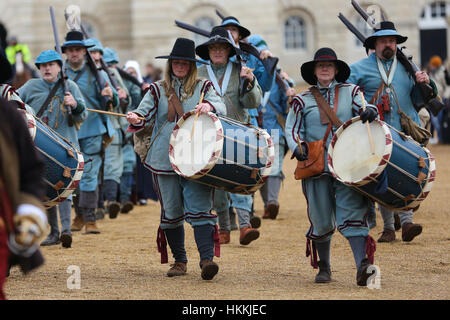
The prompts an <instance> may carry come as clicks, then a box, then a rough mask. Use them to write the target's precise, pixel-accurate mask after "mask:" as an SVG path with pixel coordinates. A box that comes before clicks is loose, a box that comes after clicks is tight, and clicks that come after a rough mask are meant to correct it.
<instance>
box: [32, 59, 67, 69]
mask: <svg viewBox="0 0 450 320" xmlns="http://www.w3.org/2000/svg"><path fill="white" fill-rule="evenodd" d="M52 61H56V62H58V64H59V66H60V67H61V68H62V62H61V60H56V59H54V60H49V61H43V62H35V63H34V65H35V66H36V68H38V69H39V66H40V65H41V64H42V63H49V62H52Z"/></svg>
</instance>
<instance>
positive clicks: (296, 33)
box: [284, 16, 307, 49]
mask: <svg viewBox="0 0 450 320" xmlns="http://www.w3.org/2000/svg"><path fill="white" fill-rule="evenodd" d="M306 46H307V42H306V24H305V21H304V20H303V19H302V18H300V17H298V16H291V17H289V18H288V19H286V21H285V22H284V47H285V48H286V49H306Z"/></svg>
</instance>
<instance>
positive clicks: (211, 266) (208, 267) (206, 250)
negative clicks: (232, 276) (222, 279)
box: [194, 224, 219, 280]
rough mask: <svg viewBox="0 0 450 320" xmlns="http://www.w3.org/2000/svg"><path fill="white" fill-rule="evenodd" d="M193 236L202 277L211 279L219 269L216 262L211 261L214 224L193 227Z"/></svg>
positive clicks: (212, 256)
mask: <svg viewBox="0 0 450 320" xmlns="http://www.w3.org/2000/svg"><path fill="white" fill-rule="evenodd" d="M194 237H195V242H196V243H197V249H198V252H199V254H200V268H201V269H202V279H203V280H211V279H212V278H214V276H215V275H216V274H217V272H218V271H219V266H218V265H217V263H215V262H213V261H212V260H213V258H214V226H212V225H209V224H207V225H203V226H197V227H194Z"/></svg>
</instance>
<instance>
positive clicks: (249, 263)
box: [5, 145, 450, 300]
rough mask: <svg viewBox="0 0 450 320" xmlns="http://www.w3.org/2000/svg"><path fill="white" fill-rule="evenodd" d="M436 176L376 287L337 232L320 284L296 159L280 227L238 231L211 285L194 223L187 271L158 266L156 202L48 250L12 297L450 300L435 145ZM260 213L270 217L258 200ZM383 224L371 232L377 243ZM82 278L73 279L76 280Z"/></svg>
mask: <svg viewBox="0 0 450 320" xmlns="http://www.w3.org/2000/svg"><path fill="white" fill-rule="evenodd" d="M430 150H431V152H432V154H433V155H434V156H435V158H436V165H437V178H436V181H435V182H434V185H433V189H432V191H431V194H430V195H429V196H428V197H427V199H425V201H424V202H423V203H422V205H421V206H420V209H419V210H418V211H416V213H415V216H414V222H415V223H420V224H422V226H423V232H422V234H421V235H419V236H418V237H417V238H415V239H414V240H413V241H412V242H409V243H407V242H402V241H401V231H398V232H396V237H397V240H395V241H394V242H392V243H387V244H386V243H377V251H376V253H375V265H376V266H377V270H378V275H379V276H380V277H381V278H380V282H379V284H378V285H377V286H375V287H374V288H372V289H369V288H367V287H358V286H357V285H356V280H355V278H356V268H355V264H354V260H353V255H352V252H351V249H350V247H349V245H348V242H347V241H346V240H345V239H344V238H343V236H342V235H341V234H339V233H338V232H336V233H335V235H334V237H333V240H332V248H331V270H332V278H333V280H332V282H331V283H329V284H315V283H314V276H315V274H316V273H317V270H315V269H313V268H312V267H311V266H310V259H309V258H306V257H305V244H306V239H305V232H306V231H307V229H308V227H309V221H308V218H307V215H306V201H305V199H304V197H303V194H302V192H301V188H300V185H301V183H300V181H296V180H294V177H293V172H294V168H295V165H296V163H295V161H294V160H289V157H290V154H288V155H287V156H286V158H285V162H284V172H285V175H286V177H287V178H286V179H285V181H284V183H283V186H282V190H281V194H280V203H281V210H280V214H279V216H278V218H277V219H276V220H262V225H261V228H260V231H261V236H260V238H259V239H258V240H256V241H254V242H253V243H251V244H250V245H248V246H242V245H240V244H239V231H232V233H231V243H230V244H227V245H222V246H221V257H220V258H215V261H216V262H217V263H218V264H219V266H220V270H219V273H218V274H217V276H216V277H215V278H214V279H213V280H211V281H204V280H202V279H201V277H200V268H199V265H198V263H199V256H198V252H197V249H196V246H195V241H194V238H193V231H192V228H191V227H190V225H188V224H185V230H186V250H187V253H188V259H189V262H188V272H187V275H186V276H183V277H174V278H168V277H167V276H166V272H167V270H168V269H169V264H170V262H172V258H171V256H170V251H169V264H161V263H160V255H159V253H158V251H157V245H156V234H157V229H158V224H159V204H158V203H156V202H152V201H149V204H148V205H147V206H137V207H135V209H134V210H133V211H132V212H131V213H129V214H126V215H125V214H120V215H119V216H118V218H117V219H115V220H111V219H109V217H106V218H105V219H104V220H101V221H99V222H98V225H99V228H100V230H101V234H98V235H84V234H82V233H80V232H76V233H74V238H73V244H72V248H69V249H64V248H62V247H61V246H60V245H57V246H51V247H43V248H42V252H43V254H44V257H45V259H46V262H45V265H44V266H42V267H41V268H39V269H38V270H36V271H34V272H32V273H31V274H28V275H25V276H24V275H23V274H22V273H21V271H20V269H19V268H18V267H14V268H13V269H12V270H11V275H10V276H9V278H8V279H7V282H6V286H5V291H6V295H7V298H8V299H11V300H28V299H45V300H46V299H62V300H66V299H67V300H69V299H89V300H100V299H113V300H114V299H124V300H131V299H133V300H147V299H149V300H155V299H156V300H200V299H208V300H209V299H211V300H229V299H233V300H234V299H238V300H241V299H243V300H247V299H251V300H259V299H263V300H272V299H276V300H303V299H314V300H321V299H323V300H325V299H331V300H335V299H345V300H357V299H370V300H378V299H385V300H395V299H401V300H416V299H424V300H448V299H450V289H449V286H448V283H449V274H450V250H449V247H450V246H449V245H450V232H449V230H450V204H449V192H450V145H431V146H430ZM255 208H256V215H258V216H260V217H261V216H262V215H263V205H262V200H261V197H260V195H259V193H257V194H256V197H255ZM382 229H383V222H382V219H381V216H380V214H379V212H377V226H376V227H375V228H374V229H372V230H370V234H371V236H372V237H373V238H374V239H375V240H376V239H378V238H379V237H380V233H381V232H382ZM74 276H76V277H78V278H77V279H75V280H73V277H74Z"/></svg>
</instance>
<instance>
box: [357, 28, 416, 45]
mask: <svg viewBox="0 0 450 320" xmlns="http://www.w3.org/2000/svg"><path fill="white" fill-rule="evenodd" d="M386 36H395V37H396V38H397V44H400V43H403V42H405V41H406V40H407V39H408V37H404V36H401V35H399V34H398V32H397V29H395V25H394V23H393V22H391V21H382V22H381V23H380V28H377V29H375V32H374V34H373V35H371V36H370V37H368V38H367V39H366V40H365V41H364V47H366V48H368V49H375V40H376V38H378V37H386Z"/></svg>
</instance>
